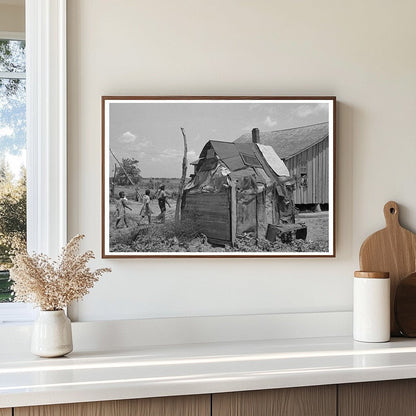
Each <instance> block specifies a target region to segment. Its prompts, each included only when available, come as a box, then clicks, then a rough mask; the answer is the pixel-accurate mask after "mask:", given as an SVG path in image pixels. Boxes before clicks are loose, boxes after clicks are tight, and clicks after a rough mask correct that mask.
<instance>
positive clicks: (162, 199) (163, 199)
mask: <svg viewBox="0 0 416 416" xmlns="http://www.w3.org/2000/svg"><path fill="white" fill-rule="evenodd" d="M156 197H157V202H158V204H159V208H160V214H159V215H158V216H157V219H159V220H160V222H161V223H164V222H165V219H166V204H168V206H169V208H170V204H169V202H168V201H167V196H166V191H165V185H160V187H159V190H158V191H157V194H156Z"/></svg>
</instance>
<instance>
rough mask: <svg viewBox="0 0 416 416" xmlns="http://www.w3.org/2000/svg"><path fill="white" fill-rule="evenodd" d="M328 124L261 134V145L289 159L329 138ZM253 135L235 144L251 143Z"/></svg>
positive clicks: (282, 157)
mask: <svg viewBox="0 0 416 416" xmlns="http://www.w3.org/2000/svg"><path fill="white" fill-rule="evenodd" d="M328 131H329V130H328V122H325V123H319V124H312V125H310V126H303V127H296V128H293V129H286V130H276V131H266V132H260V143H261V144H266V145H270V146H272V147H273V149H274V150H275V152H276V153H277V154H278V156H279V157H280V158H281V159H288V158H290V157H292V156H294V155H296V154H298V153H300V152H302V151H303V150H306V149H308V148H309V147H311V146H313V145H315V144H316V143H319V142H321V141H322V140H324V139H325V138H326V137H328V134H329V133H328ZM251 140H252V139H251V133H246V134H243V135H242V136H240V137H239V138H238V139H237V140H235V142H234V143H236V144H237V145H239V146H241V144H243V143H251Z"/></svg>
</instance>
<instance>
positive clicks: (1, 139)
mask: <svg viewBox="0 0 416 416" xmlns="http://www.w3.org/2000/svg"><path fill="white" fill-rule="evenodd" d="M13 42H14V41H13ZM10 43H11V42H9V41H7V43H6V42H4V41H1V40H0V68H1V69H0V75H1V78H0V302H9V301H11V300H12V297H11V292H10V282H9V280H8V278H9V275H8V271H7V269H8V268H10V266H11V263H10V255H11V253H12V251H13V249H14V248H15V247H16V246H17V245H20V244H25V243H26V170H25V166H26V80H25V79H24V78H13V75H11V76H12V77H11V78H7V74H5V72H4V71H5V70H6V71H9V72H17V71H24V70H25V64H24V49H21V48H20V47H15V46H13V47H10V48H9V47H5V46H4V45H5V44H10ZM17 43H18V44H21V43H22V42H17ZM13 59H16V61H15V62H16V63H15V64H14V63H13ZM22 59H23V61H22ZM22 75H23V74H22Z"/></svg>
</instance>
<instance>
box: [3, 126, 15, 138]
mask: <svg viewBox="0 0 416 416" xmlns="http://www.w3.org/2000/svg"><path fill="white" fill-rule="evenodd" d="M13 132H14V130H13V129H12V128H11V127H10V126H5V127H0V139H1V138H2V137H5V136H11V135H12V134H13Z"/></svg>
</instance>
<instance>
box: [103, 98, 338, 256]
mask: <svg viewBox="0 0 416 416" xmlns="http://www.w3.org/2000/svg"><path fill="white" fill-rule="evenodd" d="M335 114H336V98H335V97H332V96H306V97H298V96H296V97H290V96H289V97H279V96H277V97H275V96H272V97H266V96H264V97H263V96H254V97H250V96H247V97H241V96H239V97H233V96H227V97H206V96H191V97H182V96H179V97H170V96H157V97H153V96H145V97H137V96H104V97H102V257H103V258H140V257H335V145H336V135H335V130H336V120H335Z"/></svg>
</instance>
